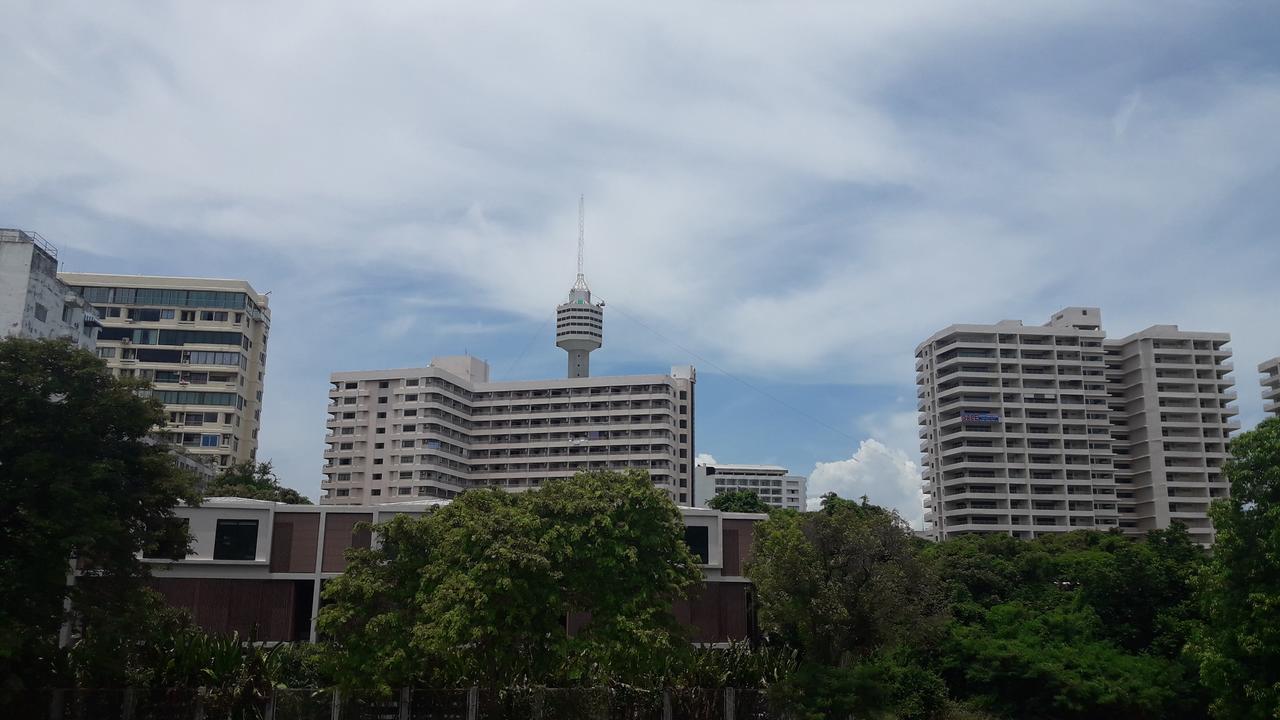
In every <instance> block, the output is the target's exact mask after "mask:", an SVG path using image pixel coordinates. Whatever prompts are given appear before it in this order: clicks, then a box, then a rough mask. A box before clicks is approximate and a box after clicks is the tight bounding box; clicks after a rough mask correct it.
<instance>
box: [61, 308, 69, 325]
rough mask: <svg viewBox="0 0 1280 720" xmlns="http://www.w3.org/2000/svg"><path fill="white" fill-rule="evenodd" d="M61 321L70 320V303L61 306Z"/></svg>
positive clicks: (66, 321)
mask: <svg viewBox="0 0 1280 720" xmlns="http://www.w3.org/2000/svg"><path fill="white" fill-rule="evenodd" d="M62 322H64V323H69V322H71V306H70V305H63V306H62Z"/></svg>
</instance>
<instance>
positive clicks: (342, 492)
mask: <svg viewBox="0 0 1280 720" xmlns="http://www.w3.org/2000/svg"><path fill="white" fill-rule="evenodd" d="M350 495H351V489H350V488H338V497H350Z"/></svg>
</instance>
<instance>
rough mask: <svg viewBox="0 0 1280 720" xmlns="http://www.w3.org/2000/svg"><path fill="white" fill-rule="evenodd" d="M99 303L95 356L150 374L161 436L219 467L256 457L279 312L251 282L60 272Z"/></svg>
mask: <svg viewBox="0 0 1280 720" xmlns="http://www.w3.org/2000/svg"><path fill="white" fill-rule="evenodd" d="M59 277H60V278H61V279H62V281H63V282H64V283H66V284H67V285H70V286H72V288H73V289H74V290H76V291H77V292H78V293H79V294H80V295H82V296H83V297H84V298H85V300H87V301H88V302H90V303H92V304H93V306H94V307H95V308H96V309H97V315H98V316H99V317H100V318H101V320H102V324H103V328H102V331H101V332H100V333H99V335H98V348H97V352H98V355H99V357H102V358H104V359H105V360H106V361H107V366H108V367H109V368H111V371H112V372H113V373H115V374H116V375H119V376H121V377H137V378H141V379H144V380H149V381H150V382H151V384H152V386H153V388H154V389H153V390H152V396H153V397H155V398H156V399H158V400H160V401H161V402H162V403H164V405H165V410H166V411H167V413H168V422H167V423H166V424H165V426H164V427H160V428H156V431H155V433H154V435H155V436H156V438H157V439H159V440H162V441H164V442H168V443H170V444H172V445H175V446H177V447H181V448H183V449H184V450H185V451H186V452H187V454H188V455H190V456H191V457H193V458H196V459H198V460H200V461H202V462H204V463H205V464H207V465H209V466H212V467H225V466H227V465H229V464H231V463H236V462H247V461H249V460H253V459H255V458H256V457H257V450H258V426H259V424H260V422H261V416H262V392H263V378H264V375H265V373H266V366H267V337H268V333H269V331H270V325H271V312H270V310H269V309H268V308H267V297H266V295H261V294H259V293H258V292H256V291H255V290H254V289H253V287H251V286H250V285H249V283H247V282H244V281H243V280H217V279H209V278H183V277H149V276H142V275H99V274H95V273H61V274H60V275H59Z"/></svg>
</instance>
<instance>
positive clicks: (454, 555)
mask: <svg viewBox="0 0 1280 720" xmlns="http://www.w3.org/2000/svg"><path fill="white" fill-rule="evenodd" d="M375 529H376V532H377V535H378V537H379V538H381V544H380V546H379V547H375V548H372V549H367V550H356V551H352V552H351V553H350V554H349V558H350V565H349V567H348V569H347V571H346V572H345V573H344V574H343V575H342V576H341V577H339V578H335V579H334V580H333V581H331V583H330V584H329V587H328V588H327V589H326V591H325V597H326V600H328V602H329V604H328V605H327V606H326V607H325V608H324V610H323V611H322V612H321V615H320V618H319V623H320V629H321V630H322V631H323V632H325V633H326V634H327V635H329V636H330V637H332V638H333V641H334V643H335V647H336V648H337V650H338V652H337V653H336V655H335V658H336V668H335V673H336V674H337V675H338V676H340V677H344V678H347V679H348V680H349V681H350V682H351V683H352V684H355V685H364V686H375V687H395V686H398V685H406V684H413V683H421V682H429V683H479V684H483V685H486V686H498V685H511V684H522V683H544V684H549V683H565V682H571V683H572V682H599V681H607V680H611V679H618V678H626V679H627V681H629V682H642V681H644V680H646V679H653V678H655V677H657V676H660V675H662V674H664V673H665V672H666V671H667V669H668V666H669V665H670V664H671V663H672V662H673V658H679V657H680V655H681V654H682V653H686V652H688V641H687V638H685V637H684V636H683V633H682V632H681V631H680V628H679V627H678V625H677V623H676V621H675V619H674V617H673V616H672V614H671V601H672V600H673V599H675V598H676V597H678V596H679V595H680V594H682V593H683V592H685V591H686V590H687V589H688V588H690V587H691V586H692V585H694V584H695V583H697V582H698V581H699V580H700V579H701V571H700V570H699V568H698V566H697V560H696V558H694V557H693V555H692V554H691V553H690V551H689V549H688V547H687V546H685V544H684V525H683V521H682V519H681V516H680V512H679V510H678V509H677V508H676V507H675V505H673V504H672V503H671V502H670V500H668V499H667V497H666V496H665V495H664V494H663V493H662V492H661V491H660V490H657V489H655V488H654V487H653V484H652V482H651V481H650V479H649V477H648V475H647V474H646V473H644V472H640V471H631V472H628V473H625V474H619V473H610V472H592V473H579V474H578V475H577V476H576V477H575V478H573V479H572V480H563V481H551V482H548V483H547V484H546V485H545V486H544V487H543V488H542V489H541V490H536V491H532V492H528V493H524V494H508V493H504V492H501V491H498V490H471V491H468V492H465V493H462V494H461V495H459V496H458V497H457V498H456V499H454V501H453V502H451V503H450V504H449V505H446V506H443V507H439V508H437V509H435V510H433V511H431V512H428V513H426V514H424V515H423V516H421V517H419V518H412V519H411V518H409V517H407V516H400V517H397V518H394V519H393V520H391V521H389V522H387V523H383V524H381V525H379V526H377V527H376V528H375ZM571 616H572V617H575V618H580V619H581V627H580V629H579V630H578V631H577V633H575V634H574V635H572V636H571V635H570V634H569V633H568V620H569V618H570V617H571Z"/></svg>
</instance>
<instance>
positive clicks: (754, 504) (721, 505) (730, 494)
mask: <svg viewBox="0 0 1280 720" xmlns="http://www.w3.org/2000/svg"><path fill="white" fill-rule="evenodd" d="M707 507H709V508H711V509H712V510H720V511H722V512H743V513H767V512H769V511H770V510H772V509H773V508H772V507H770V506H769V505H768V503H766V502H765V501H763V500H761V499H760V496H759V495H757V494H755V493H753V492H751V491H750V490H729V491H727V492H722V493H720V494H719V495H716V496H715V497H713V498H711V499H710V500H708V501H707Z"/></svg>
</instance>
